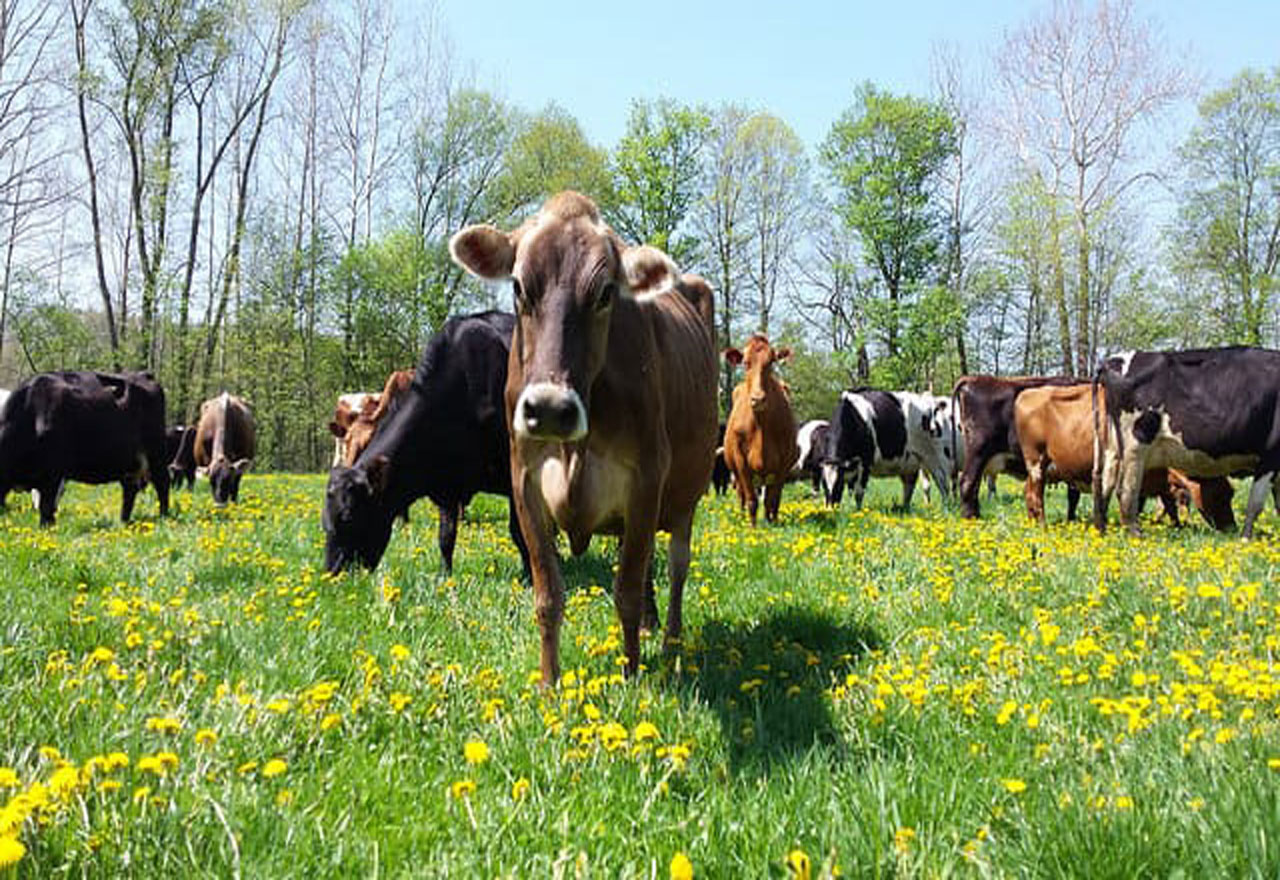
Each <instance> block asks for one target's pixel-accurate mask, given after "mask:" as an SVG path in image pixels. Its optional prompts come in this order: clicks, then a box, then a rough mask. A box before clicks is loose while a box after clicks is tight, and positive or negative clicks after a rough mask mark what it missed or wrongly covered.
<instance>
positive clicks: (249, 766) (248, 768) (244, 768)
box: [236, 761, 258, 776]
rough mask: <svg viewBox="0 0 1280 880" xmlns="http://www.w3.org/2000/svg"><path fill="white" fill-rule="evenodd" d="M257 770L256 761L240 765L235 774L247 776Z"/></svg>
mask: <svg viewBox="0 0 1280 880" xmlns="http://www.w3.org/2000/svg"><path fill="white" fill-rule="evenodd" d="M257 769H258V762H257V761H245V762H244V763H243V764H241V765H240V766H239V767H237V768H236V772H237V773H239V774H240V775H241V776H247V775H249V774H250V773H252V772H253V771H254V770H257Z"/></svg>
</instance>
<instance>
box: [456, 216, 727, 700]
mask: <svg viewBox="0 0 1280 880" xmlns="http://www.w3.org/2000/svg"><path fill="white" fill-rule="evenodd" d="M449 248H450V252H451V253H452V255H453V258H454V260H455V261H456V262H457V263H458V264H459V265H461V266H463V267H464V268H466V269H467V270H468V271H470V272H472V273H473V274H475V275H477V276H479V277H481V278H486V279H490V280H494V281H510V282H511V283H512V286H513V289H514V294H515V305H516V315H517V318H516V330H515V334H514V338H513V340H512V346H511V360H510V362H509V364H508V369H507V388H506V408H507V418H508V422H509V424H510V426H511V482H512V489H513V492H514V496H515V506H516V512H517V515H518V516H519V519H520V528H521V531H522V533H523V534H524V538H525V541H526V543H527V544H528V546H529V553H530V562H531V563H532V566H531V567H532V574H533V592H534V604H535V609H536V613H537V619H538V625H539V627H540V629H541V634H542V650H541V668H542V680H543V683H544V684H546V685H551V684H553V683H554V682H555V681H556V680H557V679H558V678H559V675H560V661H559V650H560V624H561V620H562V618H563V616H564V581H563V577H562V574H561V570H560V560H559V556H558V554H557V552H556V540H555V533H556V529H559V530H560V531H561V532H563V533H564V534H565V535H566V536H567V537H568V539H569V545H570V547H571V549H572V550H573V552H574V553H575V554H576V553H582V552H584V551H585V550H586V548H587V546H588V544H589V543H590V541H591V536H592V535H593V534H597V533H613V534H620V535H621V536H622V538H621V541H620V543H619V559H618V573H617V576H616V579H615V582H614V591H613V598H614V605H615V607H616V608H617V611H618V617H619V619H620V621H621V624H622V639H623V648H624V651H625V653H626V669H627V672H628V673H634V672H636V670H637V669H638V668H639V665H640V628H641V624H642V620H643V621H644V622H652V623H655V624H656V615H657V609H656V606H654V605H653V602H652V597H651V596H649V597H646V589H645V588H646V580H647V576H648V573H649V568H650V564H651V561H652V558H653V547H654V534H655V532H656V531H657V530H658V529H664V530H666V531H668V532H669V533H670V535H671V543H670V547H669V549H668V554H667V559H668V572H669V577H670V585H671V601H670V603H669V605H668V609H667V630H666V636H667V640H668V642H669V643H670V642H672V641H674V640H676V639H678V638H679V636H680V631H681V626H682V620H683V618H682V616H681V602H682V599H683V591H684V581H685V576H686V574H687V572H688V567H689V556H690V552H689V539H690V533H691V531H692V528H693V518H694V512H695V511H696V509H697V505H698V499H699V498H700V497H701V496H702V493H703V492H704V491H705V490H706V487H707V483H708V481H709V480H710V478H711V463H712V459H713V457H714V453H715V445H716V362H715V351H714V347H713V344H712V338H713V336H712V327H711V325H710V323H709V322H708V321H707V318H709V317H710V316H711V315H712V311H713V310H712V307H711V305H712V304H711V302H710V299H709V296H708V294H709V293H710V290H709V289H707V290H706V291H701V290H693V289H690V288H689V287H688V286H687V285H686V284H685V283H684V282H683V280H682V279H681V277H680V275H679V273H678V272H677V270H676V268H675V265H674V264H673V263H672V262H671V260H670V258H668V257H667V256H666V255H665V254H663V253H662V252H661V251H658V250H655V249H654V248H649V247H628V246H627V245H625V244H624V243H623V242H622V241H621V239H619V238H618V236H617V235H616V234H615V233H614V231H613V230H612V229H610V228H609V226H608V225H606V224H605V223H604V221H603V220H602V219H601V217H600V212H599V210H598V209H597V208H596V206H595V204H594V203H593V202H592V201H591V200H590V199H588V198H586V197H585V196H582V195H580V194H578V193H574V192H563V193H560V194H559V195H557V196H554V197H553V198H551V199H550V200H549V201H548V202H547V203H546V204H545V205H544V206H543V207H542V209H541V210H540V211H539V212H538V213H537V214H536V215H535V216H534V217H532V218H530V219H529V220H527V221H526V222H525V223H524V224H523V225H522V226H520V227H519V228H518V229H516V230H515V231H513V232H503V231H500V230H498V229H496V228H494V227H492V226H487V225H482V226H470V227H467V228H466V229H463V230H462V231H461V232H459V233H457V234H456V235H455V236H454V237H453V239H452V241H450V243H449ZM646 618H647V620H646Z"/></svg>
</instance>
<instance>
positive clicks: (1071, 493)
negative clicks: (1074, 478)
mask: <svg viewBox="0 0 1280 880" xmlns="http://www.w3.org/2000/svg"><path fill="white" fill-rule="evenodd" d="M1041 497H1043V493H1041ZM1079 509H1080V490H1079V489H1077V488H1076V487H1075V486H1072V485H1068V486H1067V522H1075V521H1076V512H1077V511H1078V510H1079ZM1043 517H1044V514H1043V512H1042V513H1041V518H1042V519H1043Z"/></svg>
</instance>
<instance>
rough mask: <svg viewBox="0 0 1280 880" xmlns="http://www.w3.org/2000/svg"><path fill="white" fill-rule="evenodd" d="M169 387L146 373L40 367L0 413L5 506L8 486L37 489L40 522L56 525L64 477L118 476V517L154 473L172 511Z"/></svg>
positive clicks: (164, 505)
mask: <svg viewBox="0 0 1280 880" xmlns="http://www.w3.org/2000/svg"><path fill="white" fill-rule="evenodd" d="M164 444H165V438H164V390H163V389H162V388H161V387H160V383H158V382H157V381H156V380H155V379H154V378H153V377H152V376H151V374H149V373H126V374H123V375H118V374H114V373H95V372H74V371H62V372H54V373H39V374H37V375H35V376H32V377H31V378H30V379H28V380H27V381H26V382H24V383H23V384H22V385H20V386H19V387H18V388H17V389H16V390H15V391H14V392H13V393H12V394H11V395H10V396H9V399H8V400H7V401H6V402H5V404H4V409H3V413H0V505H2V504H3V501H4V499H5V497H6V496H7V495H8V494H9V490H10V489H14V488H17V487H23V488H30V489H38V490H39V491H40V500H39V508H40V524H41V525H44V526H49V525H53V523H54V519H55V516H56V514H57V507H58V498H59V494H60V492H59V489H60V487H61V484H62V481H63V480H77V481H79V482H82V483H113V482H116V481H117V480H118V481H119V482H120V486H121V489H122V490H123V495H122V500H121V505H120V519H122V520H123V521H125V522H128V521H129V517H130V516H131V515H132V514H133V503H134V499H135V498H137V495H138V492H139V490H140V489H142V487H143V486H145V485H146V483H147V481H148V480H150V481H151V482H152V483H153V484H154V485H155V487H156V497H157V498H158V499H159V502H160V515H161V516H165V515H167V514H168V512H169V471H168V470H167V468H166V464H167V462H166V461H165V457H164V452H165V446H164Z"/></svg>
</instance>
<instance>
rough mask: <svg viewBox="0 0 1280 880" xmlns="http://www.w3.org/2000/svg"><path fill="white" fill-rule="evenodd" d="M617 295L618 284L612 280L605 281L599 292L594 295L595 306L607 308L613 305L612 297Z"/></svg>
mask: <svg viewBox="0 0 1280 880" xmlns="http://www.w3.org/2000/svg"><path fill="white" fill-rule="evenodd" d="M617 295H618V285H617V284H615V283H614V282H612V281H609V282H606V283H605V284H604V285H603V286H602V287H601V288H600V293H599V294H597V296H596V308H597V309H607V308H609V306H611V305H613V300H614V297H616V296H617Z"/></svg>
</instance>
